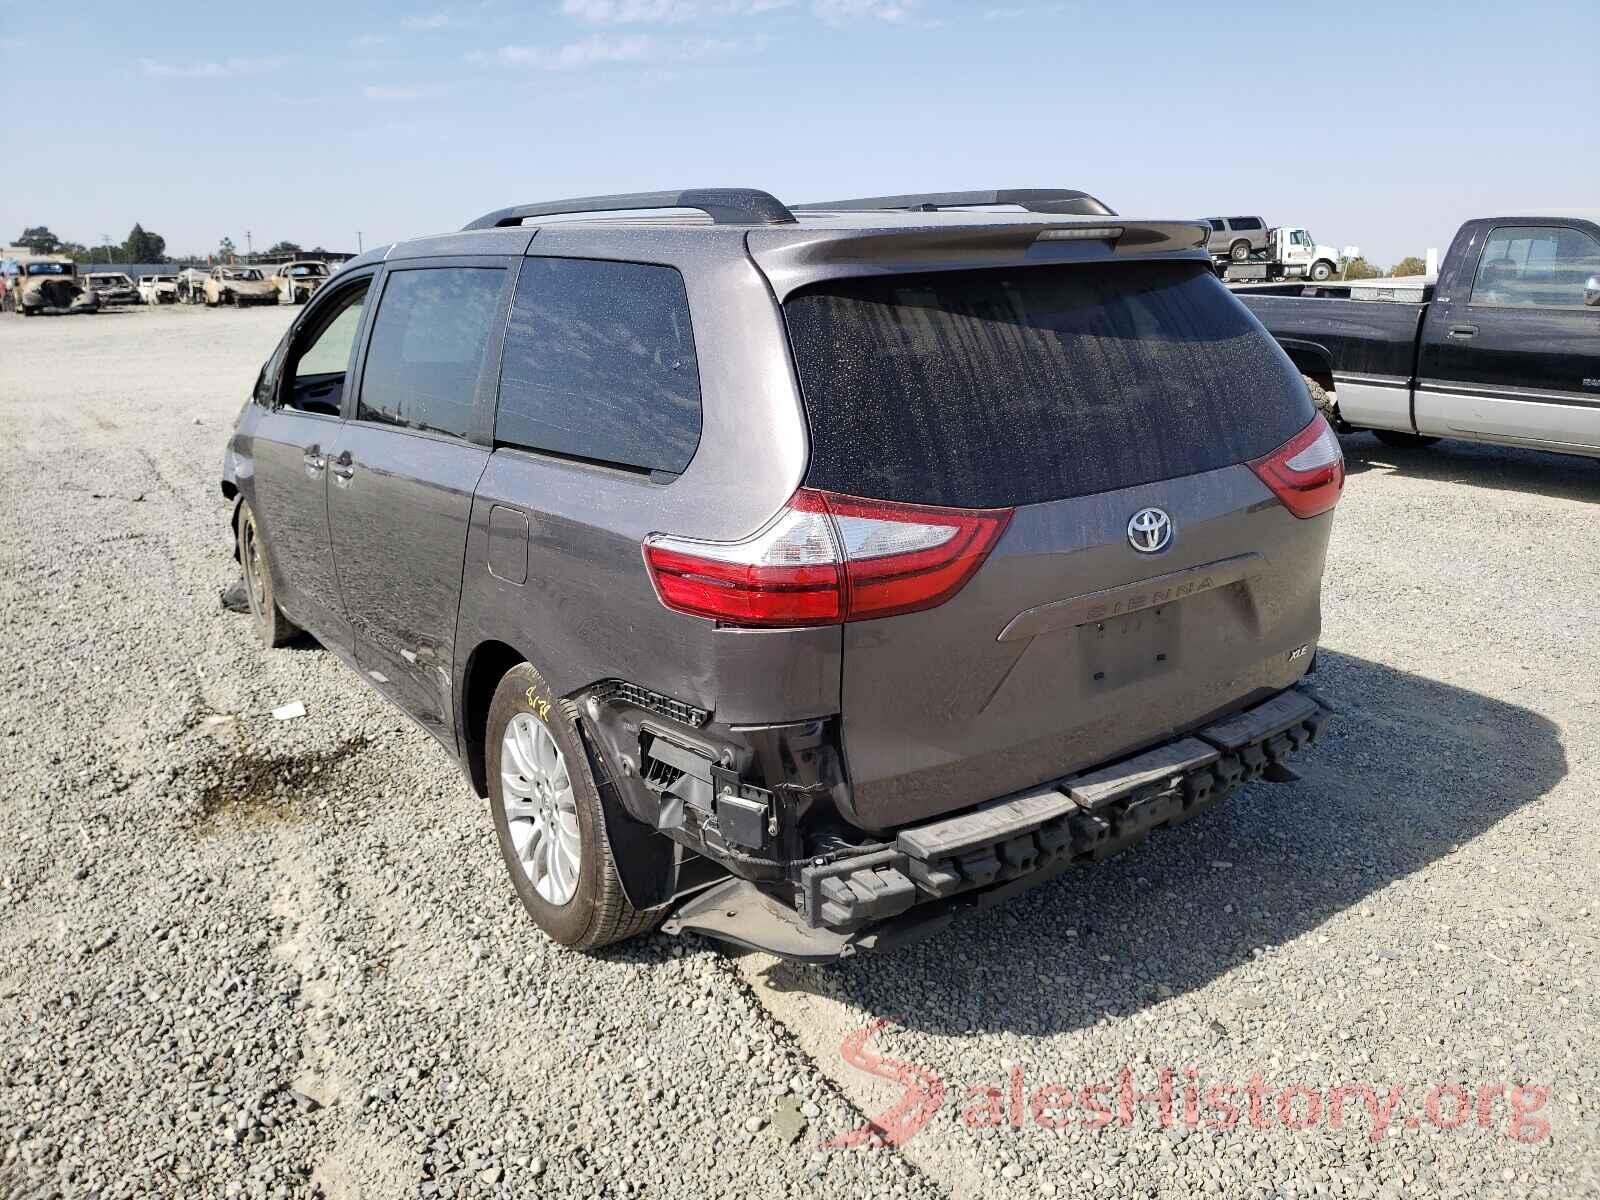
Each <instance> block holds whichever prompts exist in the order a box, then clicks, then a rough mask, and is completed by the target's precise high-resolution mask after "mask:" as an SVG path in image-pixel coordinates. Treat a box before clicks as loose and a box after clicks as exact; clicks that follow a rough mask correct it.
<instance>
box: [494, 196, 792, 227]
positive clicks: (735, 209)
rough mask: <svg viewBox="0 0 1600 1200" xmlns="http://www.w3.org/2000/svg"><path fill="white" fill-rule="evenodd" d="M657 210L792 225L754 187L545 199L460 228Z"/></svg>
mask: <svg viewBox="0 0 1600 1200" xmlns="http://www.w3.org/2000/svg"><path fill="white" fill-rule="evenodd" d="M661 208H692V209H698V210H699V211H700V212H703V213H705V214H706V216H708V217H710V218H711V223H712V224H713V225H793V224H794V223H795V219H794V213H792V212H790V211H789V209H788V208H787V207H785V205H784V204H783V202H782V201H781V200H779V199H778V198H777V197H776V196H772V195H769V194H768V193H766V192H762V191H757V190H756V189H755V188H689V189H687V190H685V191H681V192H630V193H626V194H623V195H617V196H582V197H579V198H577V199H574V200H546V201H542V202H540V203H538V204H519V205H516V206H515V207H512V208H502V209H497V210H496V211H494V212H492V213H485V214H484V215H483V216H481V217H479V218H478V219H477V220H476V221H473V222H471V223H470V224H468V225H466V226H464V227H463V230H464V231H465V230H467V229H501V228H505V227H506V226H511V225H520V224H522V222H523V221H524V220H525V219H527V218H528V217H563V216H574V215H577V214H580V213H605V212H640V211H647V210H651V209H661Z"/></svg>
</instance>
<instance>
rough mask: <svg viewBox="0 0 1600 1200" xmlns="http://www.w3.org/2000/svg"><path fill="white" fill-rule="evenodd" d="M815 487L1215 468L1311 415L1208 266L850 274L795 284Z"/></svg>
mask: <svg viewBox="0 0 1600 1200" xmlns="http://www.w3.org/2000/svg"><path fill="white" fill-rule="evenodd" d="M784 311H785V314H786V316H787V319H788V325H789V337H790V341H791V343H792V344H793V348H794V355H795V364H796V367H797V369H798V372H799V376H800V383H801V388H802V392H803V395H804V399H805V406H806V415H807V419H808V421H809V423H810V426H811V465H810V468H809V473H808V475H807V479H806V482H807V483H809V484H810V485H811V486H813V487H820V488H826V489H829V490H831V491H839V492H845V493H849V494H852V495H857V496H869V497H873V498H877V499H885V500H900V501H905V502H908V503H922V504H947V505H955V506H960V507H966V508H995V507H1004V506H1008V505H1016V504H1036V503H1040V502H1042V501H1047V500H1057V499H1064V498H1066V497H1071V496H1084V495H1089V494H1091V493H1095V492H1106V491H1112V490H1114V489H1116V488H1125V487H1132V486H1134V485H1136V484H1141V483H1151V482H1154V481H1155V480H1159V479H1172V478H1176V477H1178V476H1182V475H1193V474H1197V473H1199V472H1201V471H1210V470H1215V469H1216V468H1218V467H1224V466H1228V465H1230V464H1233V463H1240V462H1246V461H1248V460H1250V459H1252V458H1257V457H1259V456H1260V455H1262V454H1265V453H1267V452H1268V451H1270V450H1274V449H1276V448H1277V447H1278V446H1280V445H1282V444H1283V443H1284V442H1286V441H1288V440H1289V438H1290V437H1292V436H1293V435H1294V434H1295V433H1297V432H1299V431H1300V430H1301V429H1303V428H1305V426H1306V425H1307V424H1308V423H1309V422H1310V421H1311V418H1312V415H1313V410H1312V407H1311V400H1310V397H1309V396H1308V395H1307V393H1306V388H1305V384H1304V383H1303V382H1302V380H1301V379H1300V376H1299V374H1298V373H1297V372H1296V371H1295V369H1294V368H1293V366H1292V365H1291V364H1290V363H1289V360H1288V359H1287V358H1286V357H1285V356H1284V354H1283V352H1282V351H1281V350H1279V349H1278V347H1277V345H1276V343H1274V342H1273V340H1272V338H1271V337H1270V336H1269V335H1268V334H1267V333H1266V332H1265V331H1264V330H1263V329H1262V328H1261V327H1260V325H1258V324H1257V323H1256V321H1255V320H1254V318H1252V317H1251V316H1250V314H1249V312H1248V311H1247V310H1246V309H1245V307H1244V306H1243V305H1242V304H1240V303H1239V302H1238V301H1237V300H1235V299H1234V298H1233V297H1232V296H1231V295H1230V294H1229V293H1228V291H1227V289H1226V288H1225V287H1223V286H1222V284H1221V283H1220V282H1218V280H1217V279H1216V277H1215V276H1214V275H1213V274H1212V272H1211V271H1210V270H1209V268H1208V267H1207V265H1206V264H1203V263H1194V262H1155V263H1128V264H1123V263H1108V264H1092V265H1074V266H1060V267H1055V266H1051V267H1030V268H1023V269H1019V270H1007V271H967V272H951V273H944V274H933V275H900V276H893V277H890V278H883V277H876V278H870V279H853V280H841V281H836V282H832V283H827V284H823V285H820V286H818V287H816V288H813V289H811V290H808V291H805V292H801V293H799V294H798V295H796V296H794V297H792V298H791V299H790V300H789V301H788V302H787V303H786V304H785V305H784Z"/></svg>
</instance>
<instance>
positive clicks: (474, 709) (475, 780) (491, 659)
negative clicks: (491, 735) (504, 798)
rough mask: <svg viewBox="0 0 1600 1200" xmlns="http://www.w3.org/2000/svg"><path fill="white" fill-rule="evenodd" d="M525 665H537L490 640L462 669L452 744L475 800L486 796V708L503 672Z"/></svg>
mask: <svg viewBox="0 0 1600 1200" xmlns="http://www.w3.org/2000/svg"><path fill="white" fill-rule="evenodd" d="M525 662H526V663H533V665H534V669H535V670H538V666H539V664H538V663H537V662H535V661H534V660H533V659H532V658H531V657H530V656H528V655H527V654H524V653H523V652H522V651H521V650H518V649H517V648H516V647H515V646H513V645H511V644H510V643H509V642H502V641H500V640H498V639H494V638H490V639H488V640H485V641H482V642H479V643H478V644H477V645H476V646H474V647H473V648H472V653H471V654H469V655H468V656H467V659H466V663H465V665H464V666H463V667H462V670H461V682H460V686H459V690H458V692H457V695H458V696H459V697H460V701H459V703H458V704H457V706H456V709H457V716H456V743H457V745H459V746H460V747H461V765H462V767H463V769H464V770H465V772H466V776H467V782H468V783H470V784H471V785H472V790H473V792H475V793H476V794H477V795H478V796H479V798H486V797H487V796H488V795H489V768H488V754H487V752H486V751H485V748H484V736H483V735H484V730H485V728H486V727H487V726H488V723H489V705H490V703H491V702H492V701H493V700H494V692H495V688H497V687H499V686H500V681H501V680H502V679H504V678H505V675H506V672H507V671H509V670H511V668H512V667H515V666H517V665H518V664H519V663H525Z"/></svg>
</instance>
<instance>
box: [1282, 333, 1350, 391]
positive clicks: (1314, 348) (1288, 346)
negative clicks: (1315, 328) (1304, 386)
mask: <svg viewBox="0 0 1600 1200" xmlns="http://www.w3.org/2000/svg"><path fill="white" fill-rule="evenodd" d="M1278 345H1280V346H1282V347H1283V352H1284V353H1285V354H1287V355H1288V356H1289V361H1290V362H1292V363H1293V364H1294V365H1295V369H1296V370H1298V371H1299V372H1300V374H1302V375H1306V376H1309V377H1310V378H1312V379H1315V380H1316V381H1317V382H1318V383H1319V384H1321V385H1322V387H1323V389H1324V390H1325V391H1329V392H1332V391H1335V390H1336V389H1335V388H1334V385H1333V355H1331V354H1329V353H1328V350H1327V347H1325V346H1319V345H1317V343H1315V342H1303V341H1299V340H1298V339H1295V338H1279V339H1278Z"/></svg>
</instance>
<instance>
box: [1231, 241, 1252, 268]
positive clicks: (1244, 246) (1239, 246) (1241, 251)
mask: <svg viewBox="0 0 1600 1200" xmlns="http://www.w3.org/2000/svg"><path fill="white" fill-rule="evenodd" d="M1228 257H1229V258H1231V259H1233V261H1234V262H1236V263H1242V262H1244V260H1245V259H1247V258H1249V257H1250V243H1249V242H1235V243H1234V244H1233V245H1231V246H1229V247H1228Z"/></svg>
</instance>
